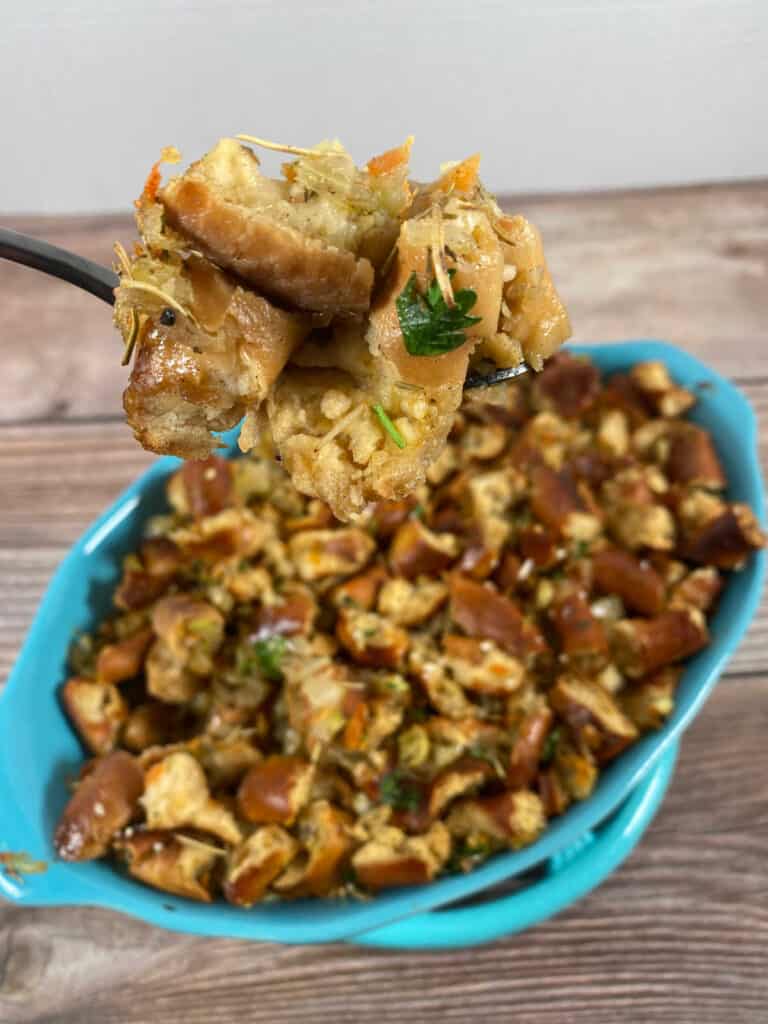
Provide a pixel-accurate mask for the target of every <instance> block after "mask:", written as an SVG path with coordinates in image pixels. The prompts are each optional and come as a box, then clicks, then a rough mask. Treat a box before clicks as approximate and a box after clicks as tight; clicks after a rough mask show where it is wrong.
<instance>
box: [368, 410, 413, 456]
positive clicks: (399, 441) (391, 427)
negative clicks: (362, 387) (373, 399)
mask: <svg viewBox="0 0 768 1024" xmlns="http://www.w3.org/2000/svg"><path fill="white" fill-rule="evenodd" d="M371 409H373V411H374V412H375V413H376V415H377V416H378V418H379V423H381V425H382V427H384V429H385V430H386V432H387V433H388V434H389V436H390V437H391V438H392V440H393V441H394V442H395V444H396V445H397V447H398V448H405V438H404V437H403V435H402V434H401V433H400V431H399V430H398V429H397V427H396V426H395V424H394V423H393V422H392V420H391V419H390V418H389V416H387V414H386V412H385V410H384V406H383V405H379V404H376V405H372V406H371Z"/></svg>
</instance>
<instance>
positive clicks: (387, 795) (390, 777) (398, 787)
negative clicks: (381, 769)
mask: <svg viewBox="0 0 768 1024" xmlns="http://www.w3.org/2000/svg"><path fill="white" fill-rule="evenodd" d="M379 797H380V799H381V802H382V803H384V804H389V806H390V807H394V808H395V810H396V811H415V810H418V808H419V805H420V803H421V793H420V792H419V790H418V788H417V787H416V786H414V785H413V783H412V782H409V781H408V779H407V778H405V777H404V776H403V774H402V773H401V772H399V771H393V772H389V773H388V774H387V775H385V776H384V777H383V778H382V780H381V782H380V783H379Z"/></svg>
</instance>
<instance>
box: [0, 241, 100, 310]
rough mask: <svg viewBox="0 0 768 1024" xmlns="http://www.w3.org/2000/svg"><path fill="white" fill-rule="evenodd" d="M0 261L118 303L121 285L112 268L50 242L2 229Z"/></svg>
mask: <svg viewBox="0 0 768 1024" xmlns="http://www.w3.org/2000/svg"><path fill="white" fill-rule="evenodd" d="M0 258H1V259H5V260H11V262H13V263H21V264H23V265H24V266H25V267H33V268H34V269H35V270H41V271H42V272H43V273H44V274H50V275H51V277H58V278H61V280H62V281H68V282H69V283H70V284H74V285H76V286H77V287H78V288H82V289H83V291H86V292H90V293H91V295H95V296H96V297H97V298H99V299H101V300H102V301H103V302H108V303H109V304H110V306H112V305H114V302H115V294H114V292H115V288H116V287H117V286H118V284H119V279H118V276H117V274H116V273H115V272H114V271H113V270H110V268H109V267H103V266H102V265H101V264H100V263H94V262H93V260H87V259H85V258H84V257H83V256H77V255H76V254H75V253H73V252H68V251H67V250H66V249H60V248H59V247H58V246H57V245H51V244H50V242H43V241H41V240H40V239H39V238H31V237H30V236H29V235H22V234H21V233H20V232H18V231H11V230H10V229H9V228H0Z"/></svg>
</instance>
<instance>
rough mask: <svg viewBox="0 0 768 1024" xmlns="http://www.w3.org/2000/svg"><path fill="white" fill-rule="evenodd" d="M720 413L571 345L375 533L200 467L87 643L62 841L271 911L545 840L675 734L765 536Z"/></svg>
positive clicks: (287, 492)
mask: <svg viewBox="0 0 768 1024" xmlns="http://www.w3.org/2000/svg"><path fill="white" fill-rule="evenodd" d="M462 173H463V174H464V173H466V174H468V173H469V171H467V170H466V169H465V171H463V172H462ZM350 244H351V243H350ZM366 258H367V257H366ZM254 272H255V271H254ZM366 358H367V357H366ZM457 358H458V357H457ZM462 358H463V357H462ZM292 372H293V371H292ZM302 372H307V373H309V372H310V371H309V370H306V371H302ZM327 372H329V373H331V372H332V373H336V372H338V371H337V370H330V369H329V370H328V371H327ZM339 394H341V392H339ZM694 403H695V395H694V394H693V393H692V392H689V391H686V390H685V389H683V388H681V387H679V386H678V385H677V384H675V382H674V381H672V380H671V379H670V377H669V374H668V373H667V372H666V369H665V368H664V367H663V366H661V365H660V364H657V363H643V364H639V365H638V366H636V367H634V368H633V370H632V372H631V373H630V374H619V375H614V376H612V377H610V378H609V379H608V380H605V381H602V380H601V379H600V374H599V373H598V372H597V370H596V368H595V367H594V366H592V365H591V364H590V363H589V362H588V361H587V360H584V359H578V358H574V357H573V356H570V355H565V354H558V355H556V356H554V357H553V358H552V359H550V360H549V361H548V362H547V364H546V366H545V367H544V369H543V370H542V372H541V373H540V374H539V375H538V376H537V377H536V378H535V379H534V380H526V381H525V382H523V383H520V384H517V385H514V386H511V387H509V388H507V389H501V390H496V391H495V392H494V393H493V394H492V395H487V396H480V397H478V398H474V399H472V400H471V401H470V402H468V403H466V405H465V406H464V408H463V410H462V411H461V412H460V413H454V414H452V417H451V425H450V434H449V438H448V441H447V444H446V447H445V448H444V453H443V455H442V456H441V457H440V461H439V464H437V465H436V466H433V467H432V470H431V471H430V473H429V474H428V477H427V481H426V483H424V484H422V485H421V486H420V487H419V488H418V489H417V491H416V492H415V493H414V494H413V495H411V496H410V497H408V498H402V499H398V500H392V501H387V500H379V501H377V502H376V503H374V504H372V505H371V506H370V507H369V508H367V509H366V511H365V513H363V514H362V515H360V516H359V517H358V519H357V520H356V522H355V524H354V525H346V524H345V523H343V522H340V521H339V520H338V519H336V518H335V517H334V515H333V513H332V511H331V509H330V508H329V507H328V506H327V505H326V504H323V503H322V502H320V501H319V500H317V499H310V498H308V497H306V496H304V495H302V494H301V493H299V492H298V491H297V490H296V489H295V488H294V487H293V486H292V485H291V483H290V481H289V480H288V477H287V475H286V473H285V470H284V469H283V468H281V467H280V466H279V465H278V464H277V463H276V462H275V460H274V459H273V458H272V457H271V454H270V453H269V452H258V451H255V452H251V453H249V454H247V455H243V456H241V457H239V458H237V459H232V460H230V461H225V460H223V459H220V458H218V457H217V456H215V455H213V456H209V457H208V458H207V459H205V460H203V461H197V462H187V463H185V464H184V465H183V466H182V468H181V469H179V470H178V471H176V472H174V473H173V474H172V475H171V477H170V478H169V480H168V483H167V496H168V504H169V508H168V511H167V513H166V514H163V515H160V516H156V517H153V518H152V519H150V520H149V522H148V523H147V524H146V536H145V538H144V539H143V540H142V541H141V543H140V544H139V546H138V549H137V551H136V552H135V553H132V554H129V555H127V556H126V558H125V559H124V563H123V572H122V577H121V579H120V581H119V583H118V585H117V587H116V590H115V594H114V605H115V607H114V612H113V614H110V615H109V616H107V617H106V619H105V620H104V621H103V622H101V623H99V624H97V627H96V629H95V630H94V632H93V633H92V634H89V635H88V636H85V637H80V638H78V640H77V642H76V643H74V644H73V647H72V654H71V676H70V678H69V679H68V680H66V682H64V683H63V686H62V690H61V700H62V705H63V708H64V710H65V712H66V713H67V715H68V716H69V718H70V721H71V723H72V726H73V729H74V730H75V731H76V733H77V734H78V736H79V737H80V739H81V741H82V743H83V746H84V749H85V750H86V752H87V755H88V757H89V758H90V760H88V761H86V763H85V765H84V767H83V770H82V772H81V774H80V777H79V779H78V780H77V782H76V784H75V787H74V793H73V794H72V796H71V799H70V800H69V803H68V804H67V806H66V808H65V809H64V811H63V813H62V815H61V819H60V821H59V824H58V827H57V829H56V832H55V836H54V843H55V846H56V849H57V851H58V854H59V856H60V857H62V858H63V859H66V860H70V861H79V860H90V859H94V858H99V857H112V858H114V860H115V862H116V864H117V865H118V866H120V867H122V868H123V869H124V870H126V871H127V872H128V874H129V875H130V876H131V877H132V878H134V879H136V881H137V882H141V883H143V884H145V885H150V886H153V887H155V888H157V889H160V890H163V891H165V892H169V893H174V894H176V895H178V896H182V897H186V898H189V899H195V900H200V901H204V902H208V901H211V900H214V899H219V898H223V899H225V900H227V901H228V902H229V903H231V904H233V905H235V906H238V907H244V908H247V907H251V906H253V905H254V904H256V903H258V902H260V901H262V900H278V899H281V900H287V899H296V898H307V897H339V898H348V897H355V898H363V897H371V896H375V895H376V894H377V893H379V892H381V891H382V890H384V889H387V888H389V887H392V886H405V885H417V884H426V883H429V882H430V881H432V880H433V879H435V878H438V877H440V876H441V875H445V874H449V873H452V872H456V871H469V870H471V869H472V868H473V867H475V866H476V865H477V864H479V863H481V862H482V861H483V860H485V859H486V858H487V857H490V856H493V855H494V854H496V853H498V852H500V851H503V850H516V849H520V848H521V847H523V846H525V845H526V844H529V843H532V842H535V841H536V839H537V838H538V837H539V836H540V835H541V834H542V832H543V831H544V830H545V829H546V827H547V824H548V822H549V821H550V820H551V819H553V818H555V817H556V816H557V815H559V814H562V813H563V812H564V811H566V810H567V808H568V807H569V806H570V805H571V804H572V803H573V802H575V801H579V800H584V799H586V798H588V797H589V795H590V794H591V793H592V791H593V789H594V787H595V784H596V782H597V779H598V777H599V773H600V771H601V770H603V768H604V766H605V765H606V764H608V763H610V762H611V761H612V760H613V759H614V758H616V757H620V756H621V754H622V752H623V751H624V750H626V749H627V748H628V747H629V746H630V745H631V744H632V743H634V742H635V740H636V739H637V738H638V737H639V736H641V735H643V734H644V733H646V732H648V731H649V730H655V729H659V728H661V727H662V726H663V725H664V723H665V722H666V721H667V719H668V718H669V716H670V714H672V712H673V710H674V706H675V691H676V687H677V684H678V681H679V679H680V676H681V674H682V671H683V668H684V664H685V661H686V659H687V658H689V657H690V656H691V655H693V654H695V653H696V652H697V651H699V650H701V649H702V648H703V647H704V646H706V644H707V643H708V641H709V627H708V617H709V616H710V615H711V614H712V612H713V611H714V609H715V608H716V605H717V599H718V595H719V593H720V591H721V589H722V587H723V585H724V580H725V578H726V577H725V574H726V573H727V572H729V571H731V570H733V569H734V568H738V567H740V566H743V565H744V563H745V562H746V560H747V559H748V558H749V557H750V555H751V554H752V552H754V551H755V550H756V549H757V548H759V547H762V546H763V545H764V543H765V538H764V536H763V534H762V531H761V530H760V527H759V526H758V524H757V522H756V521H755V517H754V515H753V513H752V512H751V510H750V509H749V508H747V507H746V506H744V505H742V504H739V503H732V502H729V501H728V498H727V494H726V491H727V481H726V479H725V474H724V472H723V469H722V466H721V465H720V461H719V458H718V455H717V450H716V446H715V445H714V443H713V440H712V439H711V438H710V437H709V436H708V435H707V434H706V433H705V432H704V431H702V430H701V428H699V427H695V426H693V425H692V424H690V423H689V422H688V421H686V420H685V419H684V418H683V417H684V414H685V412H686V411H687V410H688V409H689V408H691V406H692V405H693V404H694ZM627 509H631V510H632V511H633V514H632V515H631V516H628V515H627V514H626V513H627Z"/></svg>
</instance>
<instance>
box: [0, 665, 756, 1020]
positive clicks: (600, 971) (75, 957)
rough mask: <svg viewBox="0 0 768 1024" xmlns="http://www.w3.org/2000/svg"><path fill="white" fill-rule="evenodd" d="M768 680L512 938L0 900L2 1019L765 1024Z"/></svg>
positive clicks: (728, 707) (714, 709)
mask: <svg viewBox="0 0 768 1024" xmlns="http://www.w3.org/2000/svg"><path fill="white" fill-rule="evenodd" d="M767 685H768V677H766V676H762V677H759V678H758V677H751V678H733V679H730V680H728V681H727V682H726V683H724V684H723V685H722V686H720V687H719V688H718V689H717V690H716V691H715V693H714V695H713V697H712V699H711V701H710V703H709V704H708V706H707V707H706V708H705V709H704V711H703V712H702V714H701V715H700V717H699V718H698V719H697V721H696V722H695V723H694V725H693V726H692V728H691V729H690V731H689V733H688V734H687V736H686V739H685V742H684V745H683V750H682V753H681V758H680V762H679V766H678V770H677V772H676V776H675V779H674V781H673V784H672V786H671V789H670V792H669V794H668V795H667V798H666V801H665V803H664V806H663V808H662V810H661V812H660V814H659V816H658V817H657V819H656V821H655V822H654V824H653V825H652V826H651V828H650V830H649V832H648V834H647V835H646V837H645V839H644V840H643V842H642V843H641V845H640V846H639V847H638V849H637V850H636V851H635V852H634V853H633V855H632V856H631V858H630V859H629V860H628V862H627V863H625V864H624V865H623V867H622V868H620V869H619V871H618V872H616V873H615V874H614V875H613V876H612V877H611V878H610V879H609V880H608V881H607V882H606V883H605V884H604V885H603V886H602V887H601V888H600V889H599V890H597V891H596V892H594V893H592V894H591V895H590V896H588V897H587V898H586V899H584V900H583V901H581V902H580V903H579V904H578V905H576V906H575V907H573V908H572V909H570V910H568V911H567V912H565V913H564V914H562V915H560V916H559V917H558V918H556V919H555V920H554V921H551V922H548V923H546V924H543V925H541V926H540V927H538V928H536V929H534V930H533V931H530V932H527V933H525V934H523V935H519V936H514V937H512V938H510V939H507V940H505V941H503V942H499V943H496V944H495V945H492V946H489V947H485V948H482V949H475V950H464V951H456V952H449V953H442V954H415V953H398V952H385V951H377V950H365V949H357V948H354V947H347V946H343V945H340V944H337V945H333V946H329V947H320V948H318V947H279V946H275V945H268V944H249V943H242V942H233V941H226V940H205V939H198V938H193V937H190V936H182V935H174V934H171V933H164V932H161V931H159V930H157V929H153V928H149V927H148V926H145V925H143V924H141V923H140V922H136V921H131V920H129V919H128V918H122V917H119V916H117V915H115V914H112V913H109V912H106V911H101V910H95V909H84V910H78V911H76V912H75V911H70V910H66V909H37V910H20V909H18V908H14V907H10V906H2V905H0V1020H2V1021H3V1022H7V1024H10V1022H19V1024H21V1022H35V1024H48V1022H50V1024H53V1022H54V1021H55V1022H56V1024H146V1022H147V1020H150V1019H162V1020H163V1022H164V1024H177V1022H178V1024H181V1022H184V1024H218V1022H221V1024H225V1022H226V1024H229V1022H231V1021H234V1020H243V1021H249V1022H253V1024H261V1022H263V1024H294V1022H295V1024H298V1022H308V1021H309V1022H312V1021H322V1020H333V1021H337V1022H339V1024H359V1022H360V1021H368V1020H376V1021H381V1022H382V1024H402V1021H404V1020H405V1021H419V1022H423V1024H431V1022H438V1021H446V1022H447V1021H455V1022H457V1024H459V1022H461V1024H464V1022H466V1021H473V1020H483V1021H486V1022H489V1024H495V1022H499V1024H501V1022H504V1024H507V1022H508V1021H510V1020H514V1021H515V1022H516V1024H517V1022H523V1024H565V1022H567V1024H582V1022H583V1024H616V1021H617V1020H622V1021H626V1022H628V1024H669V1021H670V1020H675V1022H676V1024H724V1022H728V1024H732V1022H740V1024H762V1022H763V1021H764V1020H765V1016H764V1014H765V1007H766V1006H767V1005H768V970H767V969H766V968H768V953H767V952H766V951H767V950H768V860H767V859H766V857H765V848H766V843H768V812H767V811H766V808H767V807H768V802H766V795H768V794H767V793H766V779H767V778H768V745H767V744H766V743H765V735H766V728H767V727H768V705H767V704H766V701H765V692H766V686H767Z"/></svg>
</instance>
